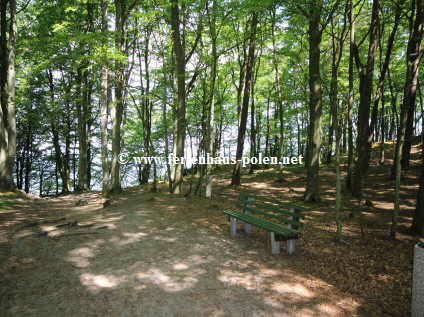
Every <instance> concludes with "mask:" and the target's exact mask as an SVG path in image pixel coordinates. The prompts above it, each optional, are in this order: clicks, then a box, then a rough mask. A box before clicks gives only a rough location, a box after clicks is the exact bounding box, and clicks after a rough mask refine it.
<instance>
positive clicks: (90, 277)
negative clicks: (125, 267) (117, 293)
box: [80, 273, 123, 290]
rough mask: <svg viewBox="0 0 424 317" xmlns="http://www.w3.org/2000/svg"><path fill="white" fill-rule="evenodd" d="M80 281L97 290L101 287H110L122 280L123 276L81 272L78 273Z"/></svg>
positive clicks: (90, 288)
mask: <svg viewBox="0 0 424 317" xmlns="http://www.w3.org/2000/svg"><path fill="white" fill-rule="evenodd" d="M80 282H81V284H82V285H84V286H87V288H88V289H89V290H99V289H102V288H112V287H116V286H118V285H119V284H120V283H121V282H123V278H122V277H121V278H118V277H116V276H114V275H103V274H99V275H97V274H91V273H83V274H81V275H80Z"/></svg>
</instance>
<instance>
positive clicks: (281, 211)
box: [238, 197, 305, 219]
mask: <svg viewBox="0 0 424 317" xmlns="http://www.w3.org/2000/svg"><path fill="white" fill-rule="evenodd" d="M238 201H239V203H241V204H249V205H252V206H256V207H259V208H263V209H267V210H270V211H273V212H276V213H279V214H283V215H285V216H288V217H291V216H293V213H292V212H291V211H287V210H284V209H281V208H279V207H280V206H272V205H266V204H264V203H261V202H257V201H254V200H247V199H244V197H239V198H238ZM291 209H297V210H300V209H299V208H295V207H293V208H291ZM296 217H297V218H301V219H304V218H305V215H304V214H300V213H298V214H296Z"/></svg>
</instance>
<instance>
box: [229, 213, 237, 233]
mask: <svg viewBox="0 0 424 317" xmlns="http://www.w3.org/2000/svg"><path fill="white" fill-rule="evenodd" d="M230 232H231V235H232V236H233V237H235V236H236V235H237V219H236V218H233V217H230Z"/></svg>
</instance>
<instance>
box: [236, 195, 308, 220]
mask: <svg viewBox="0 0 424 317" xmlns="http://www.w3.org/2000/svg"><path fill="white" fill-rule="evenodd" d="M240 196H243V197H251V198H253V199H256V200H263V201H265V202H270V203H274V204H277V205H280V206H283V207H286V208H293V209H298V210H301V211H305V208H303V207H301V206H295V205H292V204H290V203H283V202H281V201H278V200H276V199H272V198H268V197H263V196H256V195H253V194H249V193H240ZM302 216H304V215H302Z"/></svg>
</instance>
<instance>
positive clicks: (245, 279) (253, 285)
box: [218, 270, 264, 290]
mask: <svg viewBox="0 0 424 317" xmlns="http://www.w3.org/2000/svg"><path fill="white" fill-rule="evenodd" d="M218 280H219V281H221V282H222V283H224V284H227V285H232V286H242V287H244V288H245V289H248V290H254V289H257V288H258V286H259V285H263V281H264V279H263V278H262V277H261V276H259V275H256V274H251V273H241V272H237V271H234V270H222V271H221V274H220V275H219V276H218Z"/></svg>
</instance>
